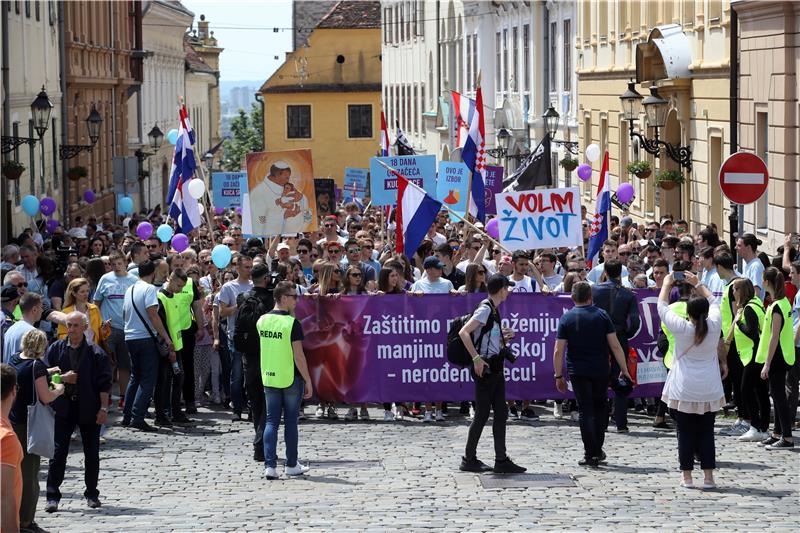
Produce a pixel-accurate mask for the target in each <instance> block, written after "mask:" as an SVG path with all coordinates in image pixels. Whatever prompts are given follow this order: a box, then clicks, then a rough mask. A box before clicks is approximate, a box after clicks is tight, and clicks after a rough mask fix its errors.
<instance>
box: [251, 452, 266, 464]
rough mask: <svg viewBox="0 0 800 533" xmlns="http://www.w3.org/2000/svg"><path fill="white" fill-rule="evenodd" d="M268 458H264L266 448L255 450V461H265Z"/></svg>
mask: <svg viewBox="0 0 800 533" xmlns="http://www.w3.org/2000/svg"><path fill="white" fill-rule="evenodd" d="M265 460H266V459H264V450H253V461H256V462H258V463H263V462H264V461H265Z"/></svg>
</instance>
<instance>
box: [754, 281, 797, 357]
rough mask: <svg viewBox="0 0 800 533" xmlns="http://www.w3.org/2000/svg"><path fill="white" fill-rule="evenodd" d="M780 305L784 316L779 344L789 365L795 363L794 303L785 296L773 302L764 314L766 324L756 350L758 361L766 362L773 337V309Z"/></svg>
mask: <svg viewBox="0 0 800 533" xmlns="http://www.w3.org/2000/svg"><path fill="white" fill-rule="evenodd" d="M775 306H778V307H779V308H780V310H781V316H782V317H783V327H782V328H781V332H780V336H779V338H778V345H779V346H780V347H781V351H782V352H783V360H784V361H786V364H787V365H789V366H792V365H794V359H795V357H794V331H792V304H790V303H789V299H788V298H786V297H785V296H784V297H783V298H781V299H780V300H778V301H776V302H772V303H771V304H769V307H767V311H766V313H765V314H764V326H763V327H762V328H761V339H759V342H758V351H757V352H756V363H762V364H763V363H766V362H767V355H768V353H767V352H769V342H770V339H772V317H773V316H774V314H773V310H774V309H775Z"/></svg>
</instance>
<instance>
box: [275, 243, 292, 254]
mask: <svg viewBox="0 0 800 533" xmlns="http://www.w3.org/2000/svg"><path fill="white" fill-rule="evenodd" d="M275 249H276V250H277V251H279V252H280V251H281V250H288V249H289V245H288V244H286V243H285V242H282V243H280V244H279V245H278V247H277V248H275Z"/></svg>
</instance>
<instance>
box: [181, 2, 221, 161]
mask: <svg viewBox="0 0 800 533" xmlns="http://www.w3.org/2000/svg"><path fill="white" fill-rule="evenodd" d="M189 44H191V46H192V48H193V49H194V51H195V52H196V53H197V55H198V56H199V58H200V59H201V61H202V62H203V63H205V64H206V66H207V67H209V69H210V70H209V71H208V72H206V73H205V74H211V75H213V77H214V80H213V82H212V83H211V84H210V85H209V89H208V106H209V111H208V123H207V124H206V125H205V128H206V129H207V131H208V135H207V136H206V137H207V138H208V145H201V146H200V149H202V150H208V149H209V148H211V147H212V146H215V145H217V144H218V143H219V142H220V141H221V140H222V138H221V137H220V133H219V125H220V102H219V55H220V54H221V53H222V51H223V50H224V48H220V47H219V46H217V44H218V43H217V39H216V38H215V37H214V32H213V31H211V30H210V29H209V25H208V21H207V20H206V17H205V15H200V20H199V21H198V22H197V32H196V33H195V32H193V33H192V35H191V37H190V39H189ZM188 61H189V59H188V57H187V75H188V74H189V71H191V70H192V68H194V67H191V66H190V65H189V64H188ZM197 70H201V69H200V68H199V66H198V69H197ZM190 116H191V111H190ZM192 126H193V127H195V125H194V123H193V124H192Z"/></svg>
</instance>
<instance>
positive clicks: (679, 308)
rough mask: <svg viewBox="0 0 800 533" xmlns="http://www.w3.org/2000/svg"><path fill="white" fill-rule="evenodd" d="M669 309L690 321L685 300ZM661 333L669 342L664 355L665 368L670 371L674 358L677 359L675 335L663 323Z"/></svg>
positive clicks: (673, 304) (670, 306)
mask: <svg viewBox="0 0 800 533" xmlns="http://www.w3.org/2000/svg"><path fill="white" fill-rule="evenodd" d="M669 308H670V309H672V312H673V313H675V314H676V315H678V316H679V317H681V318H682V319H684V320H688V319H689V313H688V311H686V302H684V301H683V300H679V301H677V302H675V303H672V304H670V305H669ZM661 331H663V332H664V335H666V336H667V341H668V342H669V348H667V353H666V355H664V366H665V367H667V370H669V369H670V368H672V358H673V357H675V335H673V334H672V332H671V331H670V330H669V328H668V327H667V325H666V324H664V323H663V322H662V323H661Z"/></svg>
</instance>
